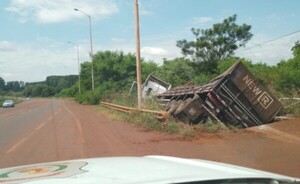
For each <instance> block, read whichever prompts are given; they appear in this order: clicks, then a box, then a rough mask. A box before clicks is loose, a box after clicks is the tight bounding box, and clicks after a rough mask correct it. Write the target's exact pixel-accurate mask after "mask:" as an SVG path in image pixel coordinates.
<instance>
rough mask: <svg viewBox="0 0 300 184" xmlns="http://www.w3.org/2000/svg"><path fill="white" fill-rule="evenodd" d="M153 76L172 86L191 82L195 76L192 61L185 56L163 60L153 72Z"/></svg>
mask: <svg viewBox="0 0 300 184" xmlns="http://www.w3.org/2000/svg"><path fill="white" fill-rule="evenodd" d="M155 76H157V77H159V78H160V79H162V80H164V81H166V82H168V83H170V84H172V85H173V86H178V85H182V84H185V83H188V82H191V81H192V80H193V78H194V77H195V71H194V67H192V62H191V61H190V60H188V59H185V58H175V59H173V60H166V59H165V60H164V63H163V65H162V66H161V67H160V68H159V70H158V71H157V72H156V73H155Z"/></svg>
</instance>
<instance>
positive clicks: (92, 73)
mask: <svg viewBox="0 0 300 184" xmlns="http://www.w3.org/2000/svg"><path fill="white" fill-rule="evenodd" d="M74 10H75V11H78V12H81V13H82V14H84V15H86V16H87V17H88V18H89V24H90V45H91V52H90V58H91V65H92V69H91V70H92V71H91V75H92V89H93V91H94V89H95V83H94V66H93V56H94V55H93V38H92V20H91V19H92V18H91V16H90V15H89V14H87V13H85V12H84V11H82V10H79V9H78V8H74Z"/></svg>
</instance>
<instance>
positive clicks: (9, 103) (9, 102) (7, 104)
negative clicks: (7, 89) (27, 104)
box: [2, 100, 15, 108]
mask: <svg viewBox="0 0 300 184" xmlns="http://www.w3.org/2000/svg"><path fill="white" fill-rule="evenodd" d="M14 106H15V102H14V101H13V100H5V101H4V102H3V104H2V107H3V108H6V107H14Z"/></svg>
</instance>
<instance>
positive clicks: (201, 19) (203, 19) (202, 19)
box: [193, 17, 214, 24]
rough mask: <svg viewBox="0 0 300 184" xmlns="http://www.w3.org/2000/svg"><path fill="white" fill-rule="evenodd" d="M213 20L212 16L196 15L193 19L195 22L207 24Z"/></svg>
mask: <svg viewBox="0 0 300 184" xmlns="http://www.w3.org/2000/svg"><path fill="white" fill-rule="evenodd" d="M213 21H214V19H213V18H212V17H195V18H194V20H193V22H194V24H205V23H209V22H213Z"/></svg>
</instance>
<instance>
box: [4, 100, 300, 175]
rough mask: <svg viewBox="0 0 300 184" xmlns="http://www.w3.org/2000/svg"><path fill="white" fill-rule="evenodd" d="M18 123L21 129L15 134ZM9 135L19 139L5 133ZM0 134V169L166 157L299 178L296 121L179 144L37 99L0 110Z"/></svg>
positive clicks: (85, 109) (91, 111) (89, 109)
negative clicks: (106, 158) (109, 158)
mask: <svg viewBox="0 0 300 184" xmlns="http://www.w3.org/2000/svg"><path fill="white" fill-rule="evenodd" d="M29 113H31V114H29ZM18 118H19V119H18ZM21 120H22V123H23V124H25V123H26V126H24V127H23V128H22V129H20V130H18V129H17V127H20V126H21V124H20V123H21V122H19V121H21ZM13 126H14V127H13ZM9 127H11V128H9ZM5 129H6V130H5ZM11 129H12V130H15V131H18V133H14V132H8V131H7V130H11ZM0 131H2V132H0V137H1V138H2V137H3V140H6V141H3V142H1V141H0V155H1V160H0V168H3V167H9V166H16V165H24V164H32V163H39V162H49V161H57V160H66V159H77V158H90V157H104V156H143V155H170V156H178V157H185V158H199V159H208V160H213V161H220V162H226V163H232V164H236V165H241V166H247V167H252V168H256V169H262V170H266V171H271V172H275V173H279V174H285V175H289V176H295V177H299V178H300V156H299V155H300V119H299V118H298V119H293V120H288V121H281V122H276V123H272V124H269V125H264V126H261V127H255V128H249V129H245V130H240V131H238V132H223V133H217V134H202V135H199V136H197V137H196V138H194V139H193V140H182V139H181V138H180V137H178V136H174V135H168V134H164V133H159V132H146V131H143V130H142V129H140V128H136V127H134V126H133V125H131V124H128V123H125V122H119V121H112V120H110V119H108V118H107V117H105V116H103V115H102V114H101V112H99V111H97V110H95V107H94V106H84V105H79V104H77V103H75V102H73V101H71V100H50V99H40V100H31V101H29V102H24V103H22V104H19V105H17V107H16V108H14V109H7V110H1V111H0ZM5 131H6V132H8V133H5Z"/></svg>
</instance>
